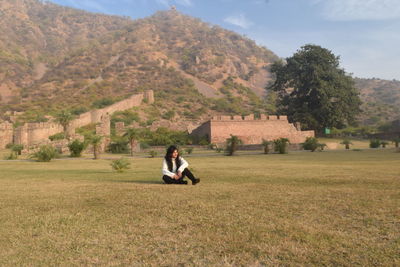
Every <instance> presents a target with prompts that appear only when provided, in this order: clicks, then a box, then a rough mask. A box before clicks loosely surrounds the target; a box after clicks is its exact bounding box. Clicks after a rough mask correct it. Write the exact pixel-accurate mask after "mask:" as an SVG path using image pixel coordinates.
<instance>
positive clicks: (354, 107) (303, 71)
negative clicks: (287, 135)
mask: <svg viewBox="0 0 400 267" xmlns="http://www.w3.org/2000/svg"><path fill="white" fill-rule="evenodd" d="M271 71H272V73H273V74H275V76H276V80H275V82H274V83H273V84H272V85H271V86H269V87H268V88H267V90H273V91H275V92H277V93H278V96H279V105H280V110H279V112H283V113H286V114H287V115H288V116H289V118H290V119H291V120H293V121H298V122H301V123H302V124H303V127H304V128H306V129H314V130H317V131H321V130H322V129H323V128H325V127H336V128H342V127H344V126H346V125H348V124H353V123H354V121H355V118H356V115H357V114H358V113H359V112H360V104H361V100H360V98H359V93H358V91H357V90H356V89H355V87H354V82H353V78H352V77H351V76H350V75H348V74H346V72H345V71H344V70H343V69H341V68H340V67H339V57H338V56H335V55H334V54H333V53H332V52H331V51H330V50H328V49H325V48H322V47H320V46H317V45H305V46H303V47H301V49H299V50H298V51H297V52H296V53H295V54H294V55H293V56H292V57H289V58H287V59H286V62H276V63H274V64H273V66H272V68H271Z"/></svg>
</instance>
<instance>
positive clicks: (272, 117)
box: [211, 114, 288, 122]
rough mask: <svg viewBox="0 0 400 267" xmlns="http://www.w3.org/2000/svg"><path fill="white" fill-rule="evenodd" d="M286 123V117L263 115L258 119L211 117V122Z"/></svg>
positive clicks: (237, 116)
mask: <svg viewBox="0 0 400 267" xmlns="http://www.w3.org/2000/svg"><path fill="white" fill-rule="evenodd" d="M276 120H278V121H286V122H287V121H288V118H287V116H286V115H264V114H261V115H260V118H255V115H254V114H251V115H248V116H239V115H235V116H213V117H212V118H211V121H235V122H237V121H276Z"/></svg>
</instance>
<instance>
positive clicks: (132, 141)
mask: <svg viewBox="0 0 400 267" xmlns="http://www.w3.org/2000/svg"><path fill="white" fill-rule="evenodd" d="M130 143H131V157H133V145H134V143H135V140H133V139H132V140H131V142H130Z"/></svg>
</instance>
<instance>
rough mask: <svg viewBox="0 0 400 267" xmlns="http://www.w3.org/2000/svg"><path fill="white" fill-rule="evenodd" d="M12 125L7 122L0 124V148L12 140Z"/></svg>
mask: <svg viewBox="0 0 400 267" xmlns="http://www.w3.org/2000/svg"><path fill="white" fill-rule="evenodd" d="M13 131H14V129H13V125H12V124H11V123H9V122H4V123H1V124H0V149H4V148H5V147H6V145H7V144H10V143H12V142H13Z"/></svg>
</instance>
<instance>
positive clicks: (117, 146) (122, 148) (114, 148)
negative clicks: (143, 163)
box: [108, 138, 129, 154]
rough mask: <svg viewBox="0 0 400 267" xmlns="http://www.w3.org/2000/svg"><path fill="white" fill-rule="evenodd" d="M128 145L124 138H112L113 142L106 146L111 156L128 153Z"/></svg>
mask: <svg viewBox="0 0 400 267" xmlns="http://www.w3.org/2000/svg"><path fill="white" fill-rule="evenodd" d="M128 143H129V142H128V140H126V139H125V138H114V140H113V141H111V143H110V144H109V145H108V151H109V152H111V153H113V154H121V153H128V152H129V147H128Z"/></svg>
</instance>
